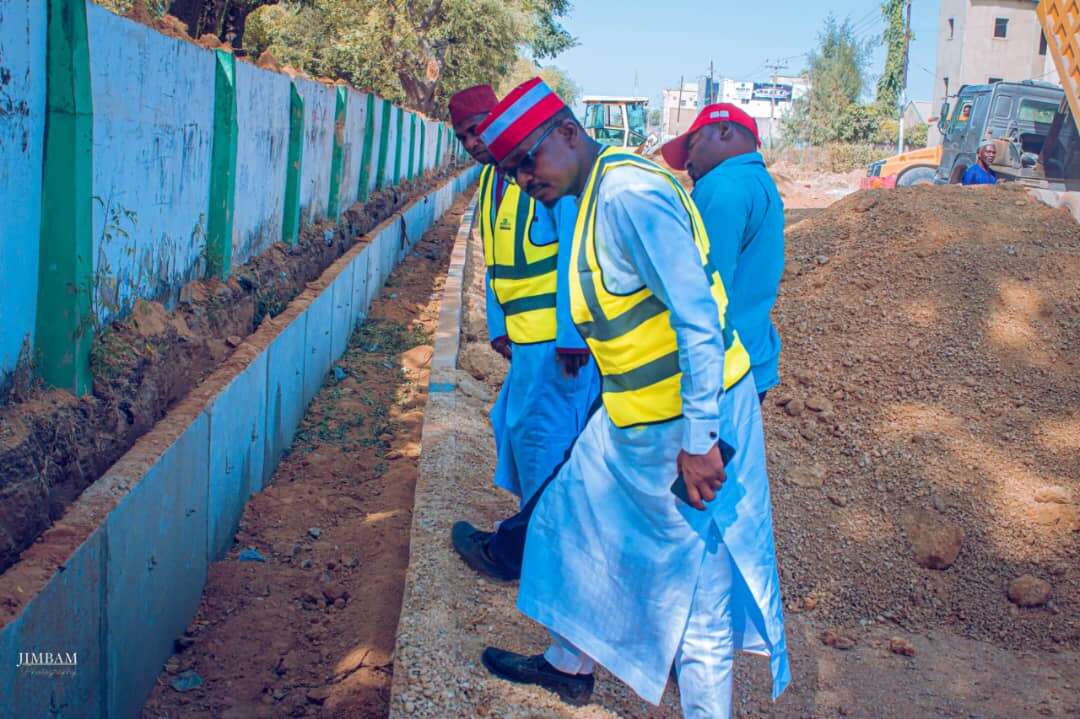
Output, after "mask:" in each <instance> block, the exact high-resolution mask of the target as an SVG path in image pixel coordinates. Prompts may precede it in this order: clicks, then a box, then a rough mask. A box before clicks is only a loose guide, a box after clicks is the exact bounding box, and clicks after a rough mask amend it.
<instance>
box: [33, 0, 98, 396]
mask: <svg viewBox="0 0 1080 719" xmlns="http://www.w3.org/2000/svg"><path fill="white" fill-rule="evenodd" d="M48 3H49V5H48V11H47V12H48V30H47V38H48V55H47V59H46V71H47V73H48V75H47V77H48V79H49V80H48V89H47V91H46V100H45V102H46V108H45V114H46V122H45V152H44V164H43V168H42V190H41V237H40V247H39V251H40V265H39V271H38V295H37V322H36V327H35V337H36V349H37V351H38V353H39V358H38V359H39V364H38V368H39V371H40V373H41V376H42V377H43V378H44V379H45V381H46V382H48V383H49V384H51V385H54V386H56V387H61V388H63V389H67V390H70V391H72V392H74V393H75V394H76V395H84V394H86V393H87V392H89V391H90V388H91V384H92V380H91V376H90V347H91V344H92V342H93V339H94V330H95V329H96V327H95V322H94V315H93V311H92V298H91V293H92V292H93V289H94V282H93V258H92V256H91V254H92V247H93V240H92V230H91V227H92V224H91V222H92V206H91V203H92V202H93V199H92V197H91V193H92V189H91V188H92V177H93V175H92V167H93V165H92V163H93V142H94V116H93V112H94V111H93V98H92V95H91V87H90V46H89V43H88V40H87V31H86V4H85V3H84V1H83V0H48Z"/></svg>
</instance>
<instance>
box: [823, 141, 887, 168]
mask: <svg viewBox="0 0 1080 719" xmlns="http://www.w3.org/2000/svg"><path fill="white" fill-rule="evenodd" d="M881 156H882V151H881V146H880V145H874V144H871V143H867V142H832V143H829V144H828V145H826V146H825V163H826V169H827V170H828V171H829V172H851V171H852V170H856V169H859V170H864V169H866V166H867V165H869V164H870V163H871V162H875V161H876V160H880V159H881Z"/></svg>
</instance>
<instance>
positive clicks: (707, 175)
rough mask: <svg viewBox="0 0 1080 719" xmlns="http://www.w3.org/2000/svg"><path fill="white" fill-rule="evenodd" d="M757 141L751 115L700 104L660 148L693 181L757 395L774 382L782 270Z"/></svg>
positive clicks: (774, 202) (778, 222) (778, 221)
mask: <svg viewBox="0 0 1080 719" xmlns="http://www.w3.org/2000/svg"><path fill="white" fill-rule="evenodd" d="M760 145H761V141H760V139H759V136H758V129H757V123H756V122H755V121H754V118H752V117H750V116H749V115H748V114H746V113H745V112H744V111H742V110H741V109H739V108H738V107H736V106H735V105H731V104H727V103H719V104H715V105H709V106H707V107H705V108H704V109H702V111H701V113H700V114H699V115H698V117H697V119H696V120H695V121H694V124H693V125H692V126H691V127H690V129H689V130H688V131H687V132H686V133H685V134H683V135H680V136H679V137H677V138H675V139H674V140H672V141H670V142H668V143H666V144H665V145H664V146H663V147H662V148H661V152H662V153H663V155H664V159H665V160H666V161H667V163H668V164H669V165H671V166H672V167H674V168H675V169H677V170H682V169H685V170H686V171H687V172H688V173H689V174H690V177H691V179H693V181H694V192H693V199H694V203H695V204H696V205H697V207H698V209H699V210H700V212H701V216H702V218H703V219H704V221H705V229H706V231H707V232H708V235H709V240H710V242H711V249H710V252H709V259H710V260H711V261H712V265H713V267H714V268H716V270H717V271H719V273H720V278H721V279H722V280H723V282H724V286H725V287H728V288H730V290H729V297H730V302H731V308H730V315H731V320H732V323H733V324H734V325H735V329H736V330H738V332H739V336H740V337H741V338H742V341H743V344H744V345H745V346H746V349H747V351H748V352H749V353H750V361H751V363H752V368H751V369H752V371H753V374H754V383H755V384H756V385H757V390H758V393H759V396H760V398H761V399H764V398H765V393H766V392H768V391H769V389H770V388H772V387H775V386H776V385H777V384H779V382H780V374H779V370H778V364H779V359H780V335H779V334H778V333H777V331H776V327H775V326H774V325H773V323H772V319H771V318H770V316H769V315H770V313H771V312H772V307H773V304H774V303H775V302H776V295H777V292H778V290H779V286H780V276H781V275H782V274H783V272H784V203H783V200H781V199H780V193H779V192H778V191H777V189H776V183H775V182H773V179H772V177H771V176H770V175H769V172H768V170H766V169H765V161H764V159H762V157H761V153H759V152H758V147H759V146H760Z"/></svg>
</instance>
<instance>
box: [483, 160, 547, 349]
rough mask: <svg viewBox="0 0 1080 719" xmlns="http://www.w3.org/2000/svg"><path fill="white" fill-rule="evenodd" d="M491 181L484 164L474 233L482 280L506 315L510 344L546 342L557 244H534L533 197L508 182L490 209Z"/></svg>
mask: <svg viewBox="0 0 1080 719" xmlns="http://www.w3.org/2000/svg"><path fill="white" fill-rule="evenodd" d="M495 181H496V174H495V167H494V166H493V165H488V166H486V167H485V168H484V170H483V171H482V172H481V173H480V201H479V211H480V236H481V237H482V238H483V240H484V262H485V264H486V265H487V272H488V281H489V282H491V286H492V289H493V290H494V293H495V297H496V299H497V300H498V301H499V305H500V306H501V307H502V310H503V313H504V314H505V315H506V334H507V337H509V338H510V341H511V342H513V343H515V344H534V343H536V342H552V341H554V340H555V328H556V324H555V267H556V262H557V256H558V251H559V246H558V243H557V242H552V243H551V244H548V245H534V244H533V243H532V241H531V239H530V231H531V229H532V223H533V218H534V214H535V212H536V203H535V201H534V200H533V199H532V198H531V197H529V196H528V195H527V194H525V193H524V192H522V191H521V188H519V187H518V186H517V185H514V184H510V185H507V187H506V189H505V191H504V192H503V196H502V202H500V203H499V206H498V207H496V206H495V190H496V187H495Z"/></svg>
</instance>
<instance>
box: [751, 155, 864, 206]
mask: <svg viewBox="0 0 1080 719" xmlns="http://www.w3.org/2000/svg"><path fill="white" fill-rule="evenodd" d="M769 173H770V174H772V176H773V179H774V180H775V181H776V187H777V189H778V190H780V196H781V197H783V198H784V207H785V208H787V209H789V210H796V209H806V208H815V207H828V206H829V205H831V204H832V203H834V202H836V201H837V200H839V199H842V198H843V197H846V196H847V195H850V194H851V193H853V192H855V191H856V190H857V189H859V180H860V179H862V178H863V177H864V176H865V175H866V170H865V169H856V170H851V171H850V172H826V171H822V170H817V169H813V168H809V167H803V166H801V165H796V164H792V163H788V162H785V161H783V160H780V161H778V162H774V163H773V164H772V165H770V166H769Z"/></svg>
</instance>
